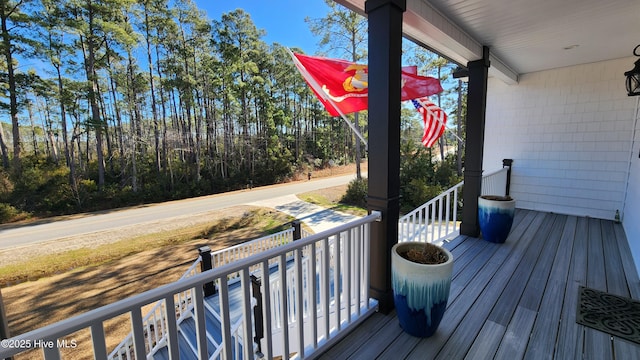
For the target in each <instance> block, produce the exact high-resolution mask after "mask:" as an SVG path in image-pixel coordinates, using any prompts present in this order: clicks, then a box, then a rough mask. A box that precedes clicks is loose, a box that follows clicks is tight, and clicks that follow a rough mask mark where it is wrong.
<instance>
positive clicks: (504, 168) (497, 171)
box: [482, 167, 509, 178]
mask: <svg viewBox="0 0 640 360" xmlns="http://www.w3.org/2000/svg"><path fill="white" fill-rule="evenodd" d="M508 170H509V168H506V167H503V168H500V169H497V170H492V171H489V172H488V173H486V174H483V175H482V177H483V178H485V177H489V176H493V175H497V174H499V173H501V172H506V171H508Z"/></svg>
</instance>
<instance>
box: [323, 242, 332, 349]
mask: <svg viewBox="0 0 640 360" xmlns="http://www.w3.org/2000/svg"><path fill="white" fill-rule="evenodd" d="M334 245H335V244H334ZM323 246H324V249H323V254H322V255H323V257H322V259H323V260H322V266H323V270H324V274H322V289H323V294H322V301H323V303H322V305H323V309H322V312H323V315H324V326H323V330H324V334H323V335H324V340H325V341H328V340H329V326H330V321H329V305H330V303H331V288H330V284H329V282H330V279H331V258H330V255H331V254H330V251H331V250H330V249H331V246H329V238H328V237H327V238H325V239H324V242H323Z"/></svg>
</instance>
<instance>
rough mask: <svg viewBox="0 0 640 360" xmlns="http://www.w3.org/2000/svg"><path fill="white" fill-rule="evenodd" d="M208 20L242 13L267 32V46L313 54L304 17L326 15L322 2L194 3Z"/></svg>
mask: <svg viewBox="0 0 640 360" xmlns="http://www.w3.org/2000/svg"><path fill="white" fill-rule="evenodd" d="M194 2H195V3H196V4H197V5H198V7H199V8H200V9H202V10H204V11H205V12H206V13H207V16H208V17H209V19H210V20H219V19H220V18H221V16H222V14H224V13H228V12H231V11H234V10H235V9H239V8H240V9H243V10H244V11H245V12H247V13H249V14H250V15H251V19H252V20H253V23H254V24H255V25H256V27H257V28H258V29H263V30H265V31H266V33H267V34H266V36H265V37H264V38H263V40H264V41H265V42H266V43H267V44H271V43H274V42H277V43H279V44H281V45H284V46H287V47H299V48H301V49H302V50H304V51H305V52H306V53H309V54H313V53H315V52H316V48H317V42H318V40H319V39H318V38H316V37H314V36H313V34H312V33H311V31H310V30H309V26H308V25H307V23H305V22H304V19H305V17H307V16H308V17H310V18H321V17H324V16H325V14H326V13H327V11H328V9H329V8H328V7H327V5H326V4H325V2H324V0H227V1H221V0H194Z"/></svg>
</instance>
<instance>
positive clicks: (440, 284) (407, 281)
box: [391, 242, 453, 337]
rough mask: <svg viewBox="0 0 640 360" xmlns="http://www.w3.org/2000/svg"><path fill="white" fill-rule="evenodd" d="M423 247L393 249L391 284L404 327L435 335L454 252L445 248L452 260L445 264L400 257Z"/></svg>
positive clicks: (412, 244) (446, 295) (419, 334)
mask: <svg viewBox="0 0 640 360" xmlns="http://www.w3.org/2000/svg"><path fill="white" fill-rule="evenodd" d="M423 246H424V243H420V242H405V243H398V244H396V245H395V246H394V247H393V249H392V251H391V285H392V289H393V299H394V304H395V307H396V313H397V315H398V320H399V322H400V327H402V329H403V330H404V331H405V332H407V333H408V334H410V335H413V336H417V337H429V336H431V335H433V334H434V333H435V331H436V329H437V328H438V325H440V321H441V320H442V316H443V315H444V311H445V310H446V308H447V301H449V290H450V288H451V274H452V272H453V255H451V253H450V252H449V251H448V250H447V249H444V248H442V250H443V251H444V252H445V254H447V257H448V260H447V261H446V262H445V263H442V264H435V265H429V264H419V263H415V262H412V261H409V260H407V259H405V258H403V257H402V256H400V253H403V252H406V251H409V250H410V249H412V248H417V247H419V248H422V247H423Z"/></svg>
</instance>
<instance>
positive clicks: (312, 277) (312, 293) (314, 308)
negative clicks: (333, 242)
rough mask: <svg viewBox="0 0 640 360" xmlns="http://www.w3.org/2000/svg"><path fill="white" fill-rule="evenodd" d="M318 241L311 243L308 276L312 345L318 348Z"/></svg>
mask: <svg viewBox="0 0 640 360" xmlns="http://www.w3.org/2000/svg"><path fill="white" fill-rule="evenodd" d="M316 245H317V243H313V244H311V245H310V246H311V249H310V253H309V265H310V266H311V271H310V274H309V276H308V278H307V284H308V286H309V320H310V323H311V335H312V341H313V343H312V345H313V349H314V350H315V349H317V348H318V296H317V292H316V289H317V287H318V281H317V277H316V274H317V273H318V272H317V271H318V270H317V261H318V258H317V256H318V255H317V252H316Z"/></svg>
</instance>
